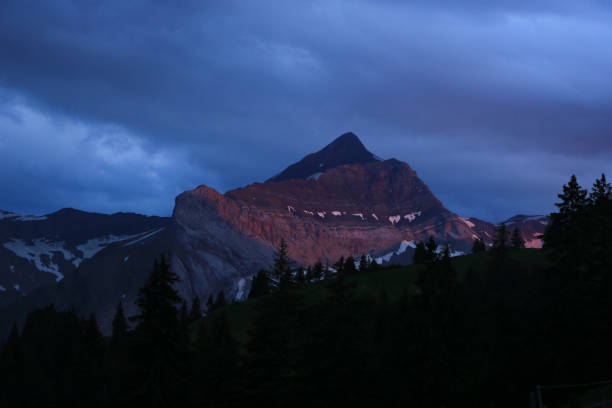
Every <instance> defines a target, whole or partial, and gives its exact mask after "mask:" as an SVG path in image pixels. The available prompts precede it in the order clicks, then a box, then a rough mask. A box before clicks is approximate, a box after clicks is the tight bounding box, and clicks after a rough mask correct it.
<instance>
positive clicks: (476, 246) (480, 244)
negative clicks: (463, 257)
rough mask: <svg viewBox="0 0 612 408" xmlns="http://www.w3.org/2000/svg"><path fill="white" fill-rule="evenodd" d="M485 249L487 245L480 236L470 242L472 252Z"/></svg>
mask: <svg viewBox="0 0 612 408" xmlns="http://www.w3.org/2000/svg"><path fill="white" fill-rule="evenodd" d="M486 250H487V247H486V245H485V242H484V241H483V240H482V239H480V238H476V239H475V240H474V243H473V244H472V253H473V254H477V253H479V252H485V251H486Z"/></svg>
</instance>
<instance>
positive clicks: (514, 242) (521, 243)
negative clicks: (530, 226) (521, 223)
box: [510, 227, 525, 248]
mask: <svg viewBox="0 0 612 408" xmlns="http://www.w3.org/2000/svg"><path fill="white" fill-rule="evenodd" d="M510 245H511V246H512V248H525V240H524V239H523V235H522V234H521V231H520V230H519V228H518V227H514V229H513V230H512V237H511V238H510Z"/></svg>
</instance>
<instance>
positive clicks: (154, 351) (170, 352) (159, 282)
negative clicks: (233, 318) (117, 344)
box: [130, 256, 188, 407]
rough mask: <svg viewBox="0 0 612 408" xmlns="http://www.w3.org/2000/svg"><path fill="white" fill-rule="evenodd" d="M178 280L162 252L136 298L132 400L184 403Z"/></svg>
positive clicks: (160, 404)
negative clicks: (176, 286)
mask: <svg viewBox="0 0 612 408" xmlns="http://www.w3.org/2000/svg"><path fill="white" fill-rule="evenodd" d="M178 281H179V278H178V276H177V275H176V274H175V273H174V272H172V271H171V270H170V266H169V265H168V264H167V263H166V260H165V258H164V257H163V256H162V258H161V259H160V261H159V262H157V261H155V264H154V266H153V271H152V272H151V274H150V275H149V277H148V279H147V280H146V282H145V284H144V286H143V287H142V288H141V289H140V292H139V295H138V298H137V300H136V305H137V306H138V308H139V314H138V315H136V316H134V317H133V320H134V321H135V322H136V323H137V324H136V327H135V329H134V341H133V347H132V353H133V356H134V359H135V360H136V361H135V364H134V367H135V370H136V372H135V373H134V376H133V378H134V379H135V380H136V382H137V384H135V388H134V389H133V391H132V394H131V395H130V397H131V398H130V401H131V403H134V404H139V405H143V404H146V405H148V406H152V407H165V406H181V405H184V403H185V401H184V384H185V382H184V378H185V376H186V375H187V368H186V367H187V366H188V362H187V360H186V358H185V355H186V350H187V346H186V339H187V336H186V332H185V327H184V325H183V324H181V322H180V320H179V310H178V309H177V305H179V304H181V303H182V299H181V297H180V296H179V294H178V292H177V291H176V289H175V288H174V285H175V284H176V283H177V282H178Z"/></svg>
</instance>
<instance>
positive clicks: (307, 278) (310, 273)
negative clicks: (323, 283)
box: [304, 266, 314, 282]
mask: <svg viewBox="0 0 612 408" xmlns="http://www.w3.org/2000/svg"><path fill="white" fill-rule="evenodd" d="M304 280H305V281H306V282H312V281H313V280H314V274H313V271H312V266H308V268H306V276H305V277H304Z"/></svg>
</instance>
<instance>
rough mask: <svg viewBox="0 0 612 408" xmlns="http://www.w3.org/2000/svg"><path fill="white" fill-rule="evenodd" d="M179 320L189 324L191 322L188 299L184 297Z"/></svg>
mask: <svg viewBox="0 0 612 408" xmlns="http://www.w3.org/2000/svg"><path fill="white" fill-rule="evenodd" d="M179 320H180V321H181V324H183V325H185V326H187V325H188V324H189V309H187V301H186V300H185V299H183V302H182V303H181V310H180V312H179Z"/></svg>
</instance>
